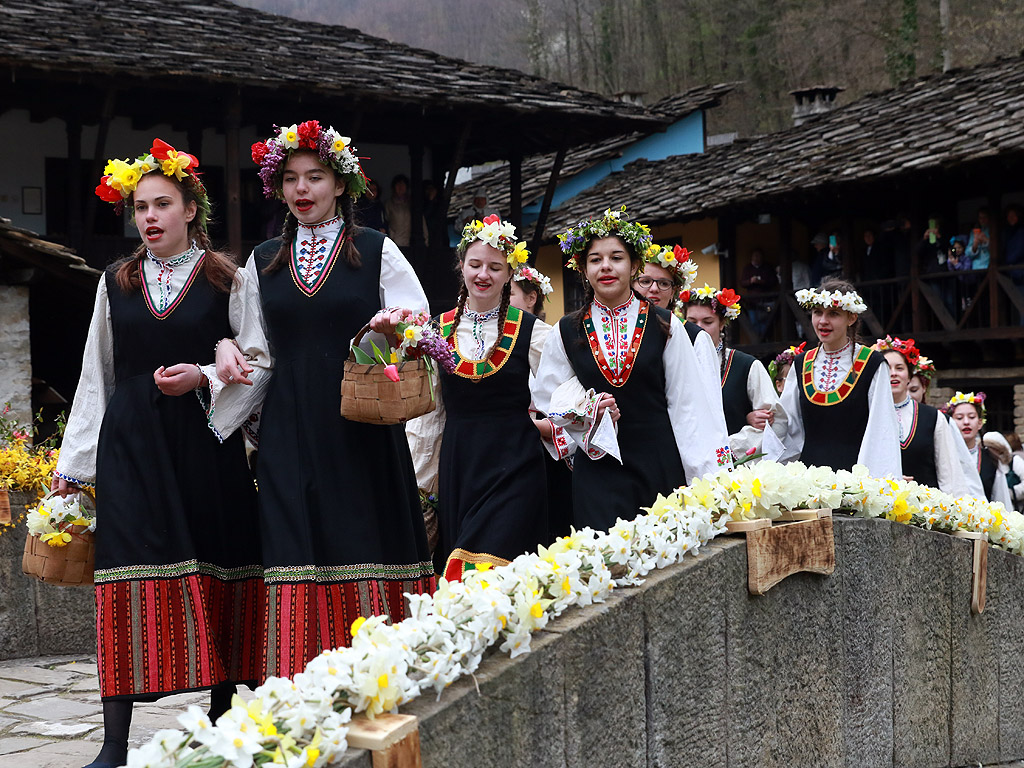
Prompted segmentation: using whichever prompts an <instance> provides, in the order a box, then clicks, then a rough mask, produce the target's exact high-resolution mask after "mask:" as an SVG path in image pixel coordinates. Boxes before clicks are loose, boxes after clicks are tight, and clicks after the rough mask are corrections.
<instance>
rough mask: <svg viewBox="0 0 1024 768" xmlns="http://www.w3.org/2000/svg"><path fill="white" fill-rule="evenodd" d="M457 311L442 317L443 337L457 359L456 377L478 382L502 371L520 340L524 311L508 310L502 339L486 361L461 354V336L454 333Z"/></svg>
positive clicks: (513, 308)
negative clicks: (517, 341)
mask: <svg viewBox="0 0 1024 768" xmlns="http://www.w3.org/2000/svg"><path fill="white" fill-rule="evenodd" d="M456 311H457V310H454V309H452V310H449V311H448V312H445V313H444V314H443V315H441V336H443V337H444V338H445V339H446V340H447V341H448V345H449V346H450V347H451V348H452V355H453V356H454V358H455V371H454V373H455V375H456V376H461V377H462V378H464V379H470V380H472V381H478V380H480V379H484V378H486V377H488V376H490V375H492V374H495V373H497V372H498V371H500V370H501V368H502V366H503V365H505V362H506V361H507V360H508V358H509V357H510V356H511V354H512V348H513V347H514V346H515V344H516V339H518V338H519V329H520V328H521V327H522V324H523V312H522V310H520V309H517V308H515V307H511V306H510V307H509V308H508V313H507V314H506V315H505V325H504V327H503V328H502V329H501V338H500V339H498V344H497V346H496V347H495V348H494V351H493V352H491V354H490V355H489V356H488V357H487V359H486V360H474V359H472V358H467V357H463V356H462V354H461V353H460V352H459V335H458V333H453V332H452V326H453V325H454V323H455V313H456Z"/></svg>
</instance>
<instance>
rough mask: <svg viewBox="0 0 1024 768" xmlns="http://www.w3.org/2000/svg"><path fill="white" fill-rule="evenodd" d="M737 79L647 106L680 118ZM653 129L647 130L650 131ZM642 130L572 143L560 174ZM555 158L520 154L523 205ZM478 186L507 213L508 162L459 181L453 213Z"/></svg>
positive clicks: (605, 155) (610, 155) (710, 102)
mask: <svg viewBox="0 0 1024 768" xmlns="http://www.w3.org/2000/svg"><path fill="white" fill-rule="evenodd" d="M737 86H739V83H738V82H733V83H718V84H716V85H701V86H698V87H696V88H691V89H690V90H688V91H684V92H683V93H678V94H675V95H674V96H668V97H666V98H664V99H662V100H661V101H658V102H655V103H654V104H652V105H651V107H650V108H651V110H652V111H654V112H658V113H659V114H663V115H665V116H666V117H669V118H671V121H672V122H675V121H677V120H680V119H682V118H684V117H686V116H687V115H689V114H691V113H693V112H696V111H697V110H698V109H709V108H711V107H715V106H718V105H719V104H720V103H721V101H722V99H723V98H725V96H726V95H728V94H729V93H731V92H732V91H733V90H735V89H736V87H737ZM653 132H654V129H652V130H650V131H648V132H647V133H653ZM644 135H645V133H642V132H636V131H635V132H632V133H629V134H626V135H622V136H614V137H612V138H610V139H605V140H602V141H599V142H595V143H591V144H583V145H581V146H579V147H574V148H573V149H571V150H570V151H569V152H567V153H566V155H565V161H564V162H563V163H562V171H561V174H560V177H561V178H562V179H567V178H569V177H571V176H574V175H575V174H577V173H579V172H580V171H583V170H586V169H587V168H590V167H591V166H593V165H597V164H598V163H601V162H604V161H606V160H612V159H614V158H616V157H620V156H621V155H622V150H623V149H624V148H626V147H628V146H629V145H630V144H633V143H634V142H636V141H639V140H640V139H641V138H643V137H644ZM554 160H555V153H554V152H549V153H545V154H542V155H532V156H530V157H526V158H523V164H522V179H523V197H522V199H523V205H529V204H530V203H531V202H533V201H534V200H537V199H538V198H540V197H541V196H542V195H543V194H544V188H545V187H546V186H547V183H548V175H549V174H550V173H551V166H552V164H553V163H554ZM479 188H484V189H486V190H487V193H488V205H489V206H493V207H496V208H497V209H498V210H499V211H501V213H502V215H505V216H507V215H508V214H509V211H510V209H511V185H510V183H509V168H508V165H507V164H505V165H501V166H499V167H497V168H495V169H494V170H491V171H488V172H487V173H484V174H481V175H479V176H476V177H475V178H473V179H472V180H470V181H467V182H465V183H463V184H460V185H459V186H457V187H456V188H455V192H454V194H453V195H452V203H451V207H450V208H449V210H450V211H452V212H453V213H456V212H458V211H459V210H460V209H461V208H464V207H466V206H469V205H471V204H472V203H473V195H474V193H475V191H476V190H477V189H479Z"/></svg>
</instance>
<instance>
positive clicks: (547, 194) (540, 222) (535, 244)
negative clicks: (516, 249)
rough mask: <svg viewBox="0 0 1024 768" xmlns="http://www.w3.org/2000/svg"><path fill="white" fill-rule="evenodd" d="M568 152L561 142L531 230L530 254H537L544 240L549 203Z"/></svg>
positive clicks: (564, 144) (553, 195)
mask: <svg viewBox="0 0 1024 768" xmlns="http://www.w3.org/2000/svg"><path fill="white" fill-rule="evenodd" d="M568 151H569V148H568V146H567V145H566V143H565V142H564V141H563V142H562V145H561V146H560V147H559V148H558V151H557V152H556V153H555V160H554V162H553V163H552V164H551V174H550V175H549V176H548V184H547V186H546V187H545V188H544V200H543V202H541V204H540V214H539V215H538V216H537V224H536V226H535V227H534V230H533V240H532V241H531V242H530V253H537V250H538V249H539V248H540V244H541V241H543V240H544V227H546V226H547V224H548V213H550V212H551V201H552V200H554V199H555V189H557V188H558V176H559V174H560V173H561V172H562V163H564V162H565V155H566V153H567V152H568Z"/></svg>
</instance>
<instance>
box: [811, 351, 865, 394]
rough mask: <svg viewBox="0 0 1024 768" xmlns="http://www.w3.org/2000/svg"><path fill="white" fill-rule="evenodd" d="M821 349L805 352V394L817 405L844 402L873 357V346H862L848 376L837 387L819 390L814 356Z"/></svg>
mask: <svg viewBox="0 0 1024 768" xmlns="http://www.w3.org/2000/svg"><path fill="white" fill-rule="evenodd" d="M819 349H821V347H815V348H814V349H812V350H809V351H808V352H806V353H805V354H804V366H803V390H804V396H805V397H806V398H807V399H808V400H810V401H811V402H812V403H814V404H815V405H836V404H837V403H841V402H843V400H845V399H846V397H847V396H848V395H849V394H850V393H851V392H852V391H853V388H854V387H855V386H856V385H857V380H858V379H859V378H860V375H861V373H862V372H863V371H864V366H865V365H867V362H868V358H869V357H871V347H861V348H860V352H858V353H857V355H856V356H855V357H854V359H853V366H852V367H851V368H850V372H849V373H847V374H846V378H845V379H843V381H842V383H840V384H839V385H838V386H837V387H835V388H834V389H828V390H819V389H818V388H817V387H816V386H815V384H814V358H815V357H816V356H817V353H818V350H819ZM841 351H842V350H840V352H841ZM833 354H835V353H833Z"/></svg>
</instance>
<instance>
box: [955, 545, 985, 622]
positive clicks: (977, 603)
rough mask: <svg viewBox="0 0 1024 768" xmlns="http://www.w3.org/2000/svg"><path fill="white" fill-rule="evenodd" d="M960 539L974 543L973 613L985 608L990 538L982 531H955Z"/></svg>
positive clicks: (972, 561)
mask: <svg viewBox="0 0 1024 768" xmlns="http://www.w3.org/2000/svg"><path fill="white" fill-rule="evenodd" d="M953 535H954V536H956V537H957V538H958V539H968V540H969V541H970V542H971V544H972V553H971V555H972V556H971V613H974V614H979V613H981V612H982V611H984V610H985V593H986V592H987V590H988V539H987V538H986V537H985V534H984V533H981V532H980V531H955V532H954V533H953Z"/></svg>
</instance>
